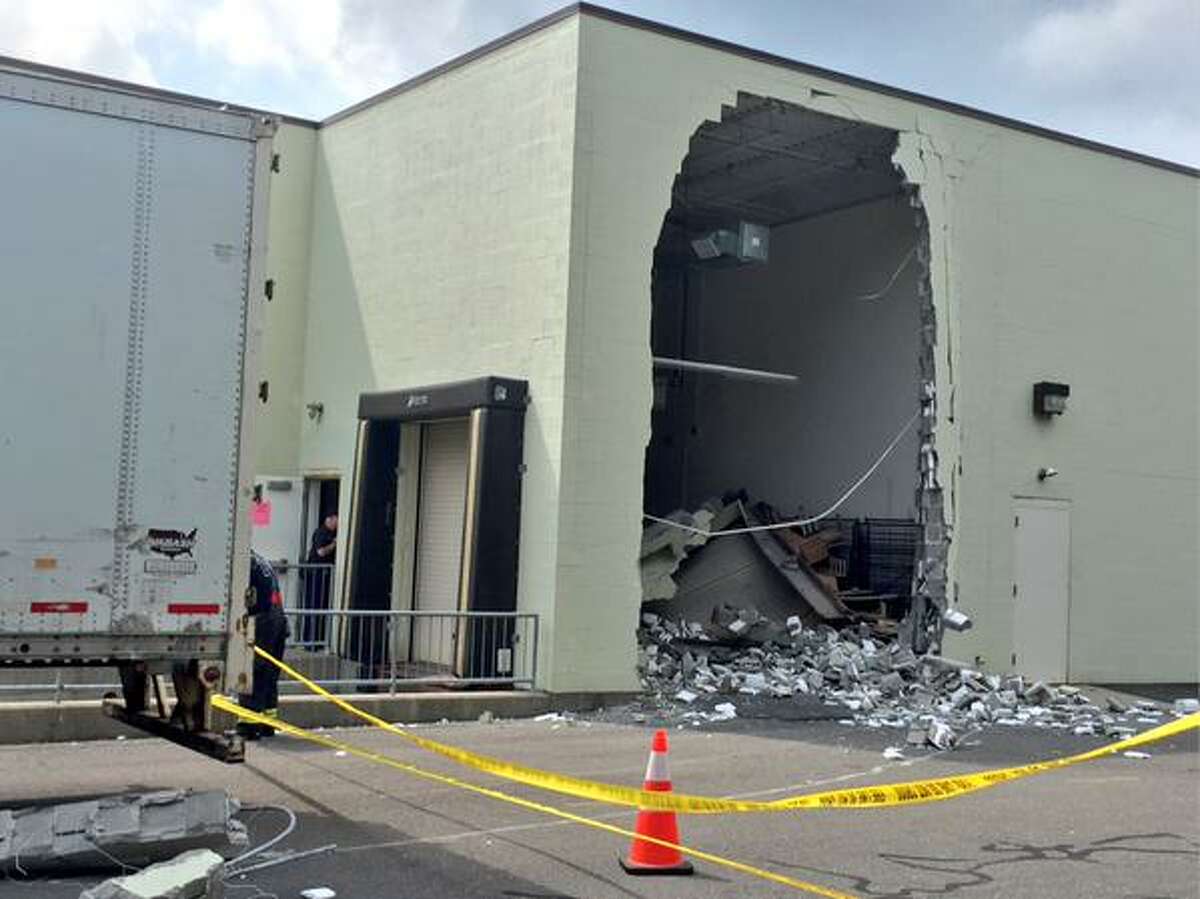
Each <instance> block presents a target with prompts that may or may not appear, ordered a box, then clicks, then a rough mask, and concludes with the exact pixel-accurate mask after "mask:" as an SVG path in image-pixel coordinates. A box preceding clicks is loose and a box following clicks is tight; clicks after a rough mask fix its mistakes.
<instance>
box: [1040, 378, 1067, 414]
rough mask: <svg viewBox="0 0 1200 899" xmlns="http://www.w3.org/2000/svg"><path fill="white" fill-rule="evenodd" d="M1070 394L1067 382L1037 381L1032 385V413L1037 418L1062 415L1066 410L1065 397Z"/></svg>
mask: <svg viewBox="0 0 1200 899" xmlns="http://www.w3.org/2000/svg"><path fill="white" fill-rule="evenodd" d="M1070 395H1071V387H1070V385H1069V384H1057V383H1055V382H1054V381H1038V382H1037V383H1036V384H1034V385H1033V414H1034V415H1036V416H1038V417H1039V418H1049V417H1050V416H1051V415H1062V414H1063V413H1064V412H1066V411H1067V397H1069V396H1070Z"/></svg>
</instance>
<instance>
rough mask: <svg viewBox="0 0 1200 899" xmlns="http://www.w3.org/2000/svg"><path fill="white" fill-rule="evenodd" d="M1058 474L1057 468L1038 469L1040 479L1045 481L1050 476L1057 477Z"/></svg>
mask: <svg viewBox="0 0 1200 899" xmlns="http://www.w3.org/2000/svg"><path fill="white" fill-rule="evenodd" d="M1057 474H1058V469H1057V468H1048V467H1047V468H1039V469H1038V480H1039V481H1044V480H1046V479H1048V478H1052V477H1055V476H1056V475H1057Z"/></svg>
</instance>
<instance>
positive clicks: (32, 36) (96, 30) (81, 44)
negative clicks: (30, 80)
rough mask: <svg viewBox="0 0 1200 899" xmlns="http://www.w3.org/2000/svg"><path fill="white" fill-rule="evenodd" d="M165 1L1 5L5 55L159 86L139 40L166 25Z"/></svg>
mask: <svg viewBox="0 0 1200 899" xmlns="http://www.w3.org/2000/svg"><path fill="white" fill-rule="evenodd" d="M168 5H169V4H168V3H167V2H165V0H107V2H104V3H87V2H72V0H0V52H3V53H5V54H6V55H10V56H19V57H22V58H26V59H33V60H36V61H38V62H44V63H48V64H51V65H58V66H63V67H66V68H73V69H86V70H88V71H92V72H100V73H102V74H105V75H109V76H111V77H116V78H126V79H129V80H132V81H138V82H142V83H150V84H154V83H155V77H154V71H153V67H152V66H151V65H150V61H149V59H148V58H147V56H146V55H145V54H144V53H143V52H142V50H141V49H140V48H139V46H138V38H139V37H141V36H142V35H144V34H146V33H147V32H148V31H151V30H153V29H155V28H159V27H162V23H163V22H164V21H165V20H166V13H167V12H168V10H167V6H168Z"/></svg>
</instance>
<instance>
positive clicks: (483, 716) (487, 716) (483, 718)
mask: <svg viewBox="0 0 1200 899" xmlns="http://www.w3.org/2000/svg"><path fill="white" fill-rule="evenodd" d="M495 720H496V716H495V715H494V714H493V713H492V711H491V710H490V709H484V710H483V711H482V712H480V713H479V723H480V724H491V723H492V722H493V721H495Z"/></svg>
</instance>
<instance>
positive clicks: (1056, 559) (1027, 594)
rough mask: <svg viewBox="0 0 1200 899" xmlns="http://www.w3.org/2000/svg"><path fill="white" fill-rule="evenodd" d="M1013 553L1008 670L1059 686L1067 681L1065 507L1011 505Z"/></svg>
mask: <svg viewBox="0 0 1200 899" xmlns="http://www.w3.org/2000/svg"><path fill="white" fill-rule="evenodd" d="M1013 548H1014V568H1013V602H1014V608H1013V650H1014V652H1013V664H1014V666H1015V667H1016V670H1017V671H1019V672H1020V673H1021V674H1024V675H1025V676H1026V677H1030V678H1036V679H1038V680H1044V681H1050V682H1054V683H1062V682H1063V681H1065V680H1066V679H1067V675H1068V671H1067V616H1068V607H1069V603H1070V587H1071V506H1070V503H1068V502H1066V501H1065V500H1046V499H1023V498H1017V499H1015V500H1014V502H1013Z"/></svg>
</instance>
